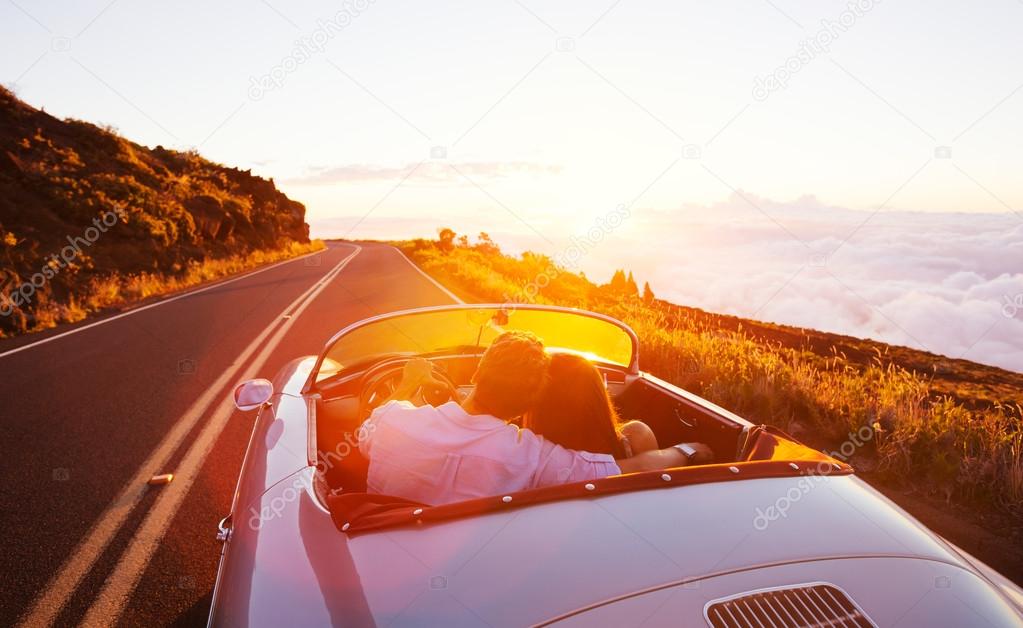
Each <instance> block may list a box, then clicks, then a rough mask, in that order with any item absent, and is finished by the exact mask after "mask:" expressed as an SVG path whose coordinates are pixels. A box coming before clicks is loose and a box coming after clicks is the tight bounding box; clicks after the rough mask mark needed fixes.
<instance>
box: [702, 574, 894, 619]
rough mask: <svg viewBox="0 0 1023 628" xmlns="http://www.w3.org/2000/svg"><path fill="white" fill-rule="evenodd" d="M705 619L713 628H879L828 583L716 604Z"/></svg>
mask: <svg viewBox="0 0 1023 628" xmlns="http://www.w3.org/2000/svg"><path fill="white" fill-rule="evenodd" d="M704 616H705V617H706V619H707V623H708V624H710V625H711V626H712V627H713V628H803V627H807V628H809V627H811V626H814V627H823V626H848V627H851V628H877V626H876V624H875V623H874V622H873V621H871V620H870V618H869V617H867V615H866V614H865V613H864V612H863V611H862V610H861V609H860V607H859V606H857V605H856V603H855V602H853V601H852V600H851V599H849V596H847V595H846V594H845V592H844V591H842V590H841V589H839V588H838V587H836V586H835V585H833V584H827V583H825V582H814V583H810V584H799V585H793V586H789V587H784V588H774V589H761V590H758V591H749V592H747V593H741V594H739V595H735V596H732V597H728V598H722V599H719V600H713V601H711V602H710V603H708V604H707V606H706V608H705V609H704Z"/></svg>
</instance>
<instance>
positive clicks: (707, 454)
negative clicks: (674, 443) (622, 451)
mask: <svg viewBox="0 0 1023 628" xmlns="http://www.w3.org/2000/svg"><path fill="white" fill-rule="evenodd" d="M689 445H690V446H692V448H693V449H695V450H696V453H695V454H693V455H692V456H687V455H686V454H684V453H682V451H680V450H679V449H678V448H676V447H666V448H665V449H655V450H653V451H645V452H643V453H641V454H636V455H635V456H632V457H631V458H623V459H621V460H616V461H615V462H617V463H618V468H619V469H621V470H622V473H640V472H642V471H658V470H660V469H668V468H670V467H685V466H688V465H693V464H707V463H709V462H713V461H714V452H713V451H711V449H710V447H708V446H707V445H705V444H703V443H689Z"/></svg>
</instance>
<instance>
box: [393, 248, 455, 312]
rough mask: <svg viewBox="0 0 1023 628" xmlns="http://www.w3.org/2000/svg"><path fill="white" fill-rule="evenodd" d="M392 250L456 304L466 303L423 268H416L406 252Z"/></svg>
mask: <svg viewBox="0 0 1023 628" xmlns="http://www.w3.org/2000/svg"><path fill="white" fill-rule="evenodd" d="M391 248H393V249H394V250H395V251H397V252H398V255H401V256H402V257H403V258H404V259H405V261H406V262H408V263H409V265H410V266H412V268H415V269H416V270H417V271H418V272H419V274H420V275H422V276H423V277H426V278H427V279H429V280H430V283H432V284H433V285H435V286H437V287H438V288H440V289H441V291H442V292H444V294H446V295H448V296H449V297H451V298H452V300H454V302H455V303H465V301H463V300H461V299H459V298H458V296H457V295H456V294H455V293H454V292H452V291H450V290H448V289H447V288H445V287H444V286H443V285H442V284H441V283H440V282H439V281H437V280H436V279H434V278H433V277H431V276H429V275H428V274H426V271H424V270H423V269H422V268H420V267H418V266H416V263H415V262H413V261H412V260H410V259H409V258H408V256H407V255H405V252H404V251H402V250H401V249H399V248H398V247H396V246H394V247H391Z"/></svg>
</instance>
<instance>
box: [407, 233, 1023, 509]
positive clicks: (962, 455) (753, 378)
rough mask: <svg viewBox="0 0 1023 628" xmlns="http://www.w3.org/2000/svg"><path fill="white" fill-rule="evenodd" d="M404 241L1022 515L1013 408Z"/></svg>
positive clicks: (701, 318)
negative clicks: (868, 431)
mask: <svg viewBox="0 0 1023 628" xmlns="http://www.w3.org/2000/svg"><path fill="white" fill-rule="evenodd" d="M400 244H401V246H402V248H403V250H405V252H406V253H407V254H408V255H410V256H411V257H412V259H413V260H414V261H415V262H416V263H417V264H419V265H420V266H421V267H422V268H423V269H424V270H425V271H427V272H429V273H430V274H431V275H433V276H435V277H438V278H439V279H440V280H441V281H443V282H445V283H447V284H449V285H450V286H452V287H453V288H454V289H455V290H456V291H458V292H460V293H461V294H463V295H465V296H467V297H469V298H473V299H475V300H478V301H492V302H506V301H517V302H536V303H553V304H559V305H567V306H574V307H583V308H587V309H590V310H594V311H598V312H603V313H606V314H609V315H611V316H614V317H616V318H618V319H620V320H622V321H624V322H626V323H627V324H629V325H630V326H631V327H632V328H633V329H634V330H635V331H636V333H637V334H638V335H639V338H640V342H641V346H640V356H641V362H642V364H643V369H644V370H646V371H648V372H651V373H653V374H655V375H657V376H658V377H661V378H664V379H666V380H668V381H670V382H672V383H674V384H676V385H679V386H681V387H683V388H686V389H688V390H691V391H692V392H694V393H696V394H699V395H701V396H703V397H705V398H707V399H709V400H710V401H712V402H714V403H717V404H719V405H721V406H723V407H726V408H728V409H730V410H732V411H734V412H736V413H738V414H740V415H742V416H745V417H747V418H748V419H749V420H751V421H754V422H758V423H766V424H771V425H775V426H778V427H781V428H782V429H785V430H787V431H790V432H791V433H794V434H795V435H797V436H799V437H800V438H802V439H804V440H807V441H809V442H811V443H813V444H815V445H817V446H829V447H836V448H837V447H838V446H839V445H840V444H841V443H842V442H843V441H846V440H847V439H848V438H849V434H850V433H855V432H856V431H857V430H859V429H860V428H863V427H865V426H867V427H870V428H872V430H873V434H874V435H873V437H872V438H871V439H870V440H869V442H867V443H866V444H865V445H864V446H862V447H858V448H857V449H856V451H855V453H854V454H853V462H854V463H855V464H857V465H858V466H861V467H866V468H870V469H873V470H876V471H877V472H878V473H880V474H881V475H882V476H883V477H885V478H888V479H890V480H899V481H901V482H906V483H907V484H908V485H910V486H912V487H913V488H916V489H919V490H924V491H927V492H928V493H931V494H937V495H940V496H942V497H944V498H945V499H946V500H949V501H951V500H953V499H955V500H957V501H960V502H964V503H965V502H969V503H973V504H986V505H992V506H995V507H997V508H999V509H1001V510H1003V511H1008V512H1011V513H1014V514H1019V509H1020V504H1021V502H1023V455H1021V454H1023V435H1021V431H1020V424H1021V422H1020V416H1021V414H1023V410H1021V408H1020V407H1019V406H1018V405H1012V406H1009V405H998V404H991V403H987V402H985V403H980V404H975V405H974V404H969V403H964V402H962V401H961V400H959V399H952V398H951V397H949V396H947V395H944V394H936V393H935V392H934V388H933V386H932V382H931V381H930V379H928V377H926V376H924V375H921V374H920V373H918V372H916V371H911V370H908V369H906V368H903V367H901V366H899V365H897V364H894V363H892V362H891V361H889V360H888V359H887V350H885V351H884V352H882V351H881V350H879V349H875V352H876V355H874V356H873V358H871V359H868V360H865V361H860V362H854V361H851V360H849V359H847V358H846V357H845V355H844V354H843V352H842V351H841V350H840V349H838V348H835V347H832V348H831V350H830V351H829V352H827V353H826V354H824V355H821V354H820V353H814V352H811V351H808V350H807V349H806V348H805V347H800V346H785V345H783V344H781V343H776V342H768V341H765V340H764V339H763V338H757V337H754V336H753V335H751V334H750V333H748V332H746V331H745V330H744V329H743V328H742V325H739V326H738V328H736V329H726V328H723V327H722V326H721V325H716V324H714V322H713V318H711V317H709V316H708V315H706V314H705V313H701V314H700V315H697V314H694V313H693V311H692V310H689V309H687V308H682V307H679V306H674V305H672V304H669V303H665V302H662V301H654V302H652V303H644V302H643V301H642V300H641V299H639V298H638V297H636V296H632V295H624V296H623V295H621V294H609V291H610V288H609V287H607V286H605V287H600V286H596V285H594V284H592V283H591V282H589V281H588V280H586V279H585V278H584V277H582V276H580V275H577V274H574V273H569V272H567V271H565V270H563V269H559V268H556V267H554V266H553V264H552V263H551V262H550V260H549V259H547V258H545V257H543V256H537V255H531V254H526V255H525V256H523V257H522V258H512V257H508V256H504V255H501V254H499V253H494V252H492V251H486V252H484V251H481V250H479V248H478V247H466V246H456V247H453V248H450V250H442V249H441V248H439V247H438V246H437V244H436V243H434V242H431V241H425V240H416V241H411V242H404V243H400ZM541 285H542V288H541V287H540V286H541ZM899 351H903V352H905V351H909V350H907V349H899ZM964 388H966V389H967V390H968V389H969V387H964ZM967 401H969V400H967Z"/></svg>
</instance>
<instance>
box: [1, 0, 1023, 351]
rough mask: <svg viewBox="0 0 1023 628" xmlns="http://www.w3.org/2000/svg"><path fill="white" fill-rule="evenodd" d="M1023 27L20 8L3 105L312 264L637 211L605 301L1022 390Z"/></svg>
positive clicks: (868, 4)
mask: <svg viewBox="0 0 1023 628" xmlns="http://www.w3.org/2000/svg"><path fill="white" fill-rule="evenodd" d="M1021 23H1023V1H1018V0H988V1H985V2H950V1H947V0H942V1H933V0H902V1H899V2H896V1H895V0H862V1H859V0H854V1H853V2H848V3H847V2H842V1H835V0H823V1H818V2H812V3H811V2H797V1H796V0H743V1H741V2H685V3H681V2H675V1H669V0H663V1H662V0H603V1H602V2H586V1H581V0H579V1H575V2H554V1H544V2H541V1H540V0H488V1H486V2H482V1H478V0H477V1H470V0H465V1H463V2H443V1H441V2H430V3H424V2H412V1H399V0H345V1H344V2H319V1H312V0H305V1H297V2H285V1H284V0H232V1H218V2H200V1H188V0H182V1H177V2H156V1H154V0H150V1H132V0H114V1H112V2H111V1H110V0H98V1H84V0H82V1H77V2H70V1H68V2H45V1H42V2H30V1H29V0H0V49H2V53H3V54H2V55H0V81H2V82H4V83H5V84H7V85H9V86H10V85H13V87H14V89H15V91H16V92H17V93H18V95H19V96H20V97H21V98H22V99H24V100H26V101H27V102H29V103H30V104H33V105H35V106H41V107H45V109H46V110H47V111H49V112H51V113H53V114H55V115H57V116H61V117H66V116H70V117H75V118H82V119H86V120H89V121H93V122H97V123H103V124H110V125H113V126H114V127H116V128H117V129H119V130H120V132H121V133H122V134H123V135H125V136H127V137H129V138H131V139H133V140H135V141H138V142H140V143H143V144H147V145H151V146H153V145H157V144H162V145H164V146H168V147H175V148H181V149H188V148H198V149H199V150H200V152H202V153H203V154H204V155H206V156H208V157H210V158H211V159H214V160H216V161H219V162H222V163H225V164H229V165H235V166H239V167H242V168H252V169H253V170H254V171H255V172H256V173H258V174H261V175H264V176H269V177H273V178H274V179H275V181H276V182H277V183H278V185H279V186H280V187H281V188H282V189H283V190H284V191H285V192H286V193H287V194H288V195H289V196H291V197H292V198H295V199H297V200H299V201H302V202H303V203H305V204H306V206H307V208H308V214H307V220H308V221H309V223H310V224H311V226H312V229H313V234H314V235H318V236H324V237H346V236H347V237H378V238H387V237H405V236H415V235H420V236H431V235H434V234H435V233H436V228H437V227H439V226H451V227H453V228H455V229H456V230H457V231H459V232H463V233H469V234H475V233H477V232H478V231H481V230H486V231H488V232H490V233H491V234H492V235H493V236H494V237H495V239H496V240H497V241H498V242H499V243H500V244H502V245H504V246H506V248H511V249H522V248H526V247H529V248H534V249H539V250H545V251H546V252H548V253H557V252H558V251H559V250H562V251H563V250H564V247H565V246H566V244H565V243H566V242H567V241H568V239H569V237H570V236H572V235H573V234H582V233H585V232H586V231H587V230H588V229H590V228H591V227H593V226H594V225H595V224H596V221H597V219H598V218H599V217H601V216H606V215H608V214H609V212H613V211H615V208H617V207H620V206H626V207H627V208H628V209H629V210H630V212H631V214H630V216H631V217H630V218H629V219H628V220H627V221H626V224H625V226H623V227H621V228H620V229H619V230H616V232H615V233H613V234H608V237H607V238H606V241H604V242H603V243H602V244H601V246H600V247H593V249H592V250H590V251H587V256H586V259H584V260H582V261H581V262H580V268H583V269H584V270H587V272H591V273H593V275H594V276H597V277H598V278H603V277H605V276H606V273H608V272H610V270H611V269H612V268H614V267H615V265H616V264H618V263H619V260H623V259H627V260H628V263H629V264H630V267H632V268H634V269H635V270H636V271H637V274H638V275H640V274H641V275H642V276H643V277H650V279H651V282H652V283H654V288H655V290H657V291H658V293H659V294H661V295H665V296H668V297H670V298H674V299H676V300H678V301H679V302H683V303H692V304H696V305H702V306H704V307H707V308H709V309H715V310H717V311H733V312H735V313H738V314H741V315H747V316H755V317H759V318H766V319H768V320H777V321H780V322H792V323H797V324H804V325H810V326H816V327H818V328H821V329H832V330H835V331H843V332H845V333H854V334H857V335H866V336H871V337H877V338H881V339H885V340H890V341H893V342H900V343H907V344H912V345H915V346H920V347H927V348H933V349H934V350H936V351H939V352H943V353H945V354H947V355H966V356H968V357H971V358H973V359H978V360H982V361H984V360H986V361H989V362H994V363H999V364H1003V365H1006V366H1009V367H1010V368H1016V369H1023V363H1020V362H1018V361H1015V360H1014V359H1012V358H1009V357H1004V356H1009V355H1012V354H1016V353H1019V352H1020V351H1023V344H1019V343H1023V340H1021V341H1019V343H1018V342H1017V341H1014V340H1012V338H1013V337H1016V335H1017V332H1018V331H1023V274H1021V273H1020V272H1019V270H1018V269H1020V268H1023V229H1021V228H1020V226H1019V225H1020V223H1021V220H1023V184H1021V183H1020V173H1021V172H1023V151H1021V148H1023V115H1020V114H1021V109H1023V63H1021V61H1023V38H1021V37H1020V36H1019V26H1020V24H1021ZM905 212H909V213H913V212H930V213H925V214H922V215H923V216H925V217H924V218H913V217H912V216H909V217H907V216H906V215H905V214H904V213H905ZM935 212H938V213H935ZM957 213H958V214H957ZM926 216H932V217H933V219H931V218H926ZM807 221H810V222H809V223H808V222H807ZM754 223H756V224H754ZM806 224H813V225H814V229H813V231H812V233H810V232H807V233H804V232H802V231H800V229H802V228H804V227H805V225H806ZM860 224H863V225H865V227H857V226H856V225H860ZM708 225H710V226H708ZM740 233H741V234H745V235H743V236H742V237H738V236H737V234H740ZM927 233H933V234H934V235H933V237H931V236H927V237H923V236H922V235H921V234H927ZM694 234H699V237H698V238H697V237H696V236H695V235H694ZM683 236H684V237H683ZM751 238H752V239H751ZM910 239H913V241H914V242H915V244H914V246H913V247H909V246H905V243H906V242H907V241H909V240H910ZM685 242H688V244H686V245H685V246H683V245H682V244H680V243H685ZM648 243H649V244H648ZM687 247H688V248H687ZM729 247H730V248H729ZM914 247H915V248H914ZM992 247H995V248H992ZM952 250H954V251H955V253H951V252H949V251H952ZM655 251H656V253H655ZM671 256H675V257H671ZM764 256H768V257H766V258H765V257H764ZM817 258H821V259H827V260H828V261H827V266H822V265H821V263H819V260H818V259H817ZM712 260H717V261H712ZM1017 262H1018V263H1017ZM843 264H844V265H843ZM894 268H898V269H899V273H898V276H897V277H896V276H895V275H893V274H892V273H891V272H888V271H891V270H892V269H894ZM806 269H810V270H813V269H816V271H815V272H817V275H813V274H812V273H809V271H808V272H807V273H804V272H803V271H804V270H806ZM822 269H823V270H822ZM934 269H941V270H940V272H937V274H933V272H934ZM822 272H823V273H825V274H824V275H821V273H822ZM818 275H820V276H818ZM641 279H642V277H641ZM857 281H860V282H861V283H856V282H857ZM814 282H818V283H819V282H824V283H823V284H821V285H818V283H814ZM710 283H713V284H714V285H713V286H711V285H709V284H710ZM825 285H826V286H827V287H829V288H831V289H836V290H839V291H840V293H841V294H842V295H843V296H844V297H848V298H849V299H850V301H849V303H848V304H847V305H842V306H841V307H840V308H839V310H838V313H837V314H836V313H835V312H833V311H832V310H831V309H829V308H832V307H834V306H835V304H836V303H838V301H837V300H836V298H837V297H836V298H828V299H826V301H827V303H815V302H814V301H813V300H814V299H816V300H820V299H821V295H822V294H824V292H823V289H824V288H823V287H821V286H825ZM907 295H909V296H912V295H923V296H922V297H921V299H923V298H924V297H926V299H932V300H937V301H935V303H937V302H938V301H940V303H943V304H944V305H941V307H940V308H939V307H938V305H934V304H930V302H929V301H926V299H924V300H918V301H916V302H915V303H918V304H923V305H918V306H916V307H915V309H914V308H909V307H908V306H906V305H905V304H904V303H903V302H902V301H900V299H903V298H905V297H906V296H907ZM914 298H915V297H914ZM1017 304H1018V306H1019V307H1016V305H1017ZM1010 306H1012V307H1010ZM857 308H858V309H857ZM941 308H944V309H941ZM911 309H912V311H913V312H915V313H913V314H912V315H910V314H907V312H909V311H910V310H911ZM938 310H941V311H943V312H944V314H943V315H942V317H940V321H939V318H938V317H936V316H935V314H934V312H936V311H938ZM1017 310H1018V311H1019V312H1020V313H1019V314H1018V318H1016V316H1017V315H1016V311H1017ZM1009 311H1011V313H1012V314H1013V315H1012V316H1009V315H1008V314H1007V313H1006V312H1009ZM839 314H840V315H842V316H846V317H847V318H848V319H847V320H844V322H843V321H839V322H836V316H838V315H839ZM939 323H940V324H939ZM1016 325H1019V326H1020V327H1016ZM950 328H957V329H960V330H964V331H963V334H964V337H963V338H962V339H959V340H956V342H955V343H951V341H949V340H948V334H947V333H946V331H944V330H947V329H950ZM1020 335H1023V334H1020ZM995 340H997V342H998V343H1001V344H998V345H997V346H995V345H991V346H990V347H987V346H985V344H984V343H986V342H988V343H989V342H993V341H995ZM950 343H951V344H950ZM1000 356H1001V357H1000Z"/></svg>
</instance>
